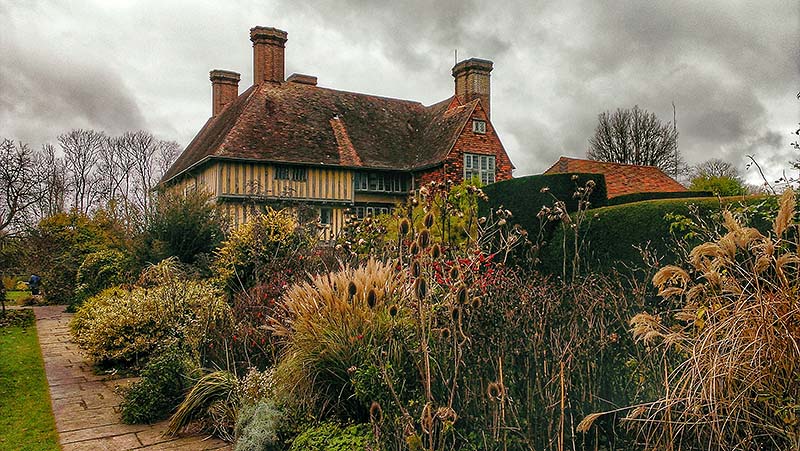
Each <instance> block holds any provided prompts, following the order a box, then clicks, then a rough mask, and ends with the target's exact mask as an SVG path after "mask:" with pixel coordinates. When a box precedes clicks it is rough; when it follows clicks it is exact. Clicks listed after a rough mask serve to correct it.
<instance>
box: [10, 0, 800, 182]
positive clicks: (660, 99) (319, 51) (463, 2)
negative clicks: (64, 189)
mask: <svg viewBox="0 0 800 451" xmlns="http://www.w3.org/2000/svg"><path fill="white" fill-rule="evenodd" d="M799 10H800V3H799V2H797V1H796V0H785V1H771V0H759V1H740V2H732V1H711V0H702V1H694V0H692V1H649V0H648V1H608V2H598V1H594V0H588V1H583V2H578V1H563V0H560V1H537V0H529V1H511V2H501V1H493V2H478V1H470V0H436V1H419V0H418V1H402V0H395V1H391V2H389V1H386V2H378V1H368V0H335V1H334V0H325V1H289V0H286V1H282V0H275V1H264V0H240V1H230V0H228V1H224V2H222V1H207V2H200V1H192V2H189V1H172V0H159V1H119V0H115V1H107V0H97V1H77V0H76V1H72V0H70V1H47V0H39V1H37V0H10V1H9V0H3V1H2V2H0V136H1V137H6V138H13V139H16V140H22V141H26V142H29V143H30V144H32V145H36V146H38V145H40V144H41V143H44V142H55V138H56V136H58V134H60V133H63V132H65V131H68V130H70V129H72V128H79V127H81V128H93V129H97V130H104V131H106V132H108V133H110V134H116V133H120V132H122V131H125V130H136V129H145V130H149V131H151V132H153V133H154V134H156V135H158V136H159V137H161V138H163V139H169V140H175V141H177V142H179V143H180V144H181V145H182V146H185V145H187V144H188V143H189V141H190V140H191V138H192V137H193V136H194V134H195V133H196V132H197V131H198V130H199V129H200V127H201V126H202V125H203V123H204V122H205V121H206V119H207V118H208V116H209V115H210V112H211V87H210V82H209V80H208V71H209V70H211V69H229V70H234V71H237V72H240V73H241V74H242V82H241V83H240V91H242V90H244V89H246V88H247V87H248V86H250V85H251V84H252V56H251V52H252V47H251V43H250V41H249V34H248V33H249V28H250V27H252V26H254V25H264V26H274V27H277V28H281V29H283V30H286V31H287V32H288V33H289V41H288V43H287V48H286V74H287V75H289V74H291V73H293V72H300V73H305V74H311V75H315V76H317V77H318V78H319V85H321V86H325V87H331V88H335V89H342V90H348V91H356V92H364V93H369V94H377V95H381V96H388V97H397V98H403V99H412V100H418V101H420V102H422V103H424V104H426V105H429V104H431V103H435V102H437V101H439V100H442V99H445V98H447V97H449V96H451V95H452V92H453V79H452V76H451V74H450V69H451V68H452V66H453V62H454V54H453V52H454V50H455V49H457V50H458V57H459V59H465V58H468V57H479V58H485V59H490V60H493V61H494V64H495V66H494V67H495V69H494V71H493V72H492V122H493V123H494V125H495V127H496V129H497V130H498V133H499V134H500V138H501V140H502V141H503V144H504V145H505V147H506V149H507V150H508V152H509V153H510V155H511V158H512V160H513V162H514V164H515V165H516V167H517V170H516V172H515V175H516V176H521V175H527V174H535V173H540V172H542V171H543V170H545V169H546V168H547V167H548V166H549V165H550V164H552V163H553V162H554V161H555V160H556V159H557V158H558V157H559V156H560V155H567V156H576V157H582V156H584V155H585V152H586V147H587V140H588V138H589V136H591V134H592V132H593V131H594V127H595V124H596V121H597V115H598V114H599V113H601V112H602V111H605V110H613V109H616V108H629V107H632V106H634V105H639V106H640V107H642V108H644V109H647V110H649V111H652V112H654V113H656V114H657V115H658V116H659V117H660V118H661V119H662V120H664V121H665V122H666V121H670V120H671V119H672V102H673V101H674V102H675V105H676V108H677V124H678V130H679V132H680V138H679V147H680V150H681V152H682V154H683V155H684V158H685V159H686V160H687V161H688V162H689V163H697V162H700V161H704V160H706V159H709V158H713V157H717V158H722V159H725V160H728V161H731V162H733V163H735V164H737V166H739V167H741V168H742V169H744V167H745V164H746V161H745V155H746V154H754V155H755V156H756V158H757V159H758V161H759V162H760V163H762V164H763V165H765V166H767V167H769V168H770V169H771V171H772V173H773V174H775V173H777V172H776V171H779V170H780V169H781V168H784V167H786V162H787V161H788V160H790V159H791V158H793V157H795V156H794V155H792V150H791V147H790V146H789V143H790V142H791V140H792V134H791V133H792V132H793V131H794V130H795V129H796V128H797V123H798V121H800V101H798V99H797V98H796V97H795V96H796V94H797V92H798V91H800V44H798V42H800V32H799V30H800V14H799ZM748 178H749V179H753V178H754V175H753V174H752V171H750V173H749V174H748Z"/></svg>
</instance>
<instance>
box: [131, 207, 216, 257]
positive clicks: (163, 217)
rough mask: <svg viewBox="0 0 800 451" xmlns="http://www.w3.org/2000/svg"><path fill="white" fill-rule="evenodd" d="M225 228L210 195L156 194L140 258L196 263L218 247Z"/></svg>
mask: <svg viewBox="0 0 800 451" xmlns="http://www.w3.org/2000/svg"><path fill="white" fill-rule="evenodd" d="M225 227H226V225H225V221H224V220H223V217H222V215H221V214H220V212H219V210H218V209H217V207H216V205H215V204H214V203H213V201H212V196H211V195H210V194H208V193H205V192H203V191H190V192H188V193H186V194H185V195H183V194H181V193H175V192H162V193H159V195H158V198H157V202H156V206H155V208H154V209H153V213H152V214H151V215H150V217H149V218H148V221H147V228H146V230H145V233H144V234H143V237H142V239H143V247H142V254H143V257H144V259H145V260H147V261H160V260H163V259H165V258H169V257H177V258H178V259H179V260H180V261H181V262H183V263H190V264H193V263H196V262H197V261H198V259H202V258H203V256H204V255H210V254H211V253H212V252H213V251H214V250H215V249H216V248H217V247H218V246H219V244H220V243H221V242H222V239H223V236H224V235H223V231H224V230H225Z"/></svg>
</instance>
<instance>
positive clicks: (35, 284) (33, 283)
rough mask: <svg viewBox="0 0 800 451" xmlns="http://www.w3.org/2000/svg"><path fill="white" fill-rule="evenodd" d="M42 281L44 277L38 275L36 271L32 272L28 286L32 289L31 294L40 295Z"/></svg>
mask: <svg viewBox="0 0 800 451" xmlns="http://www.w3.org/2000/svg"><path fill="white" fill-rule="evenodd" d="M41 282H42V278H41V277H39V276H38V275H36V273H33V274H31V278H30V280H28V288H30V289H31V296H38V295H39V284H40V283H41Z"/></svg>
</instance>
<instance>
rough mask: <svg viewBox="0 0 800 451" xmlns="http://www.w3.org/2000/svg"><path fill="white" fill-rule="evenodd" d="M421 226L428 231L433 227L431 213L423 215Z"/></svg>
mask: <svg viewBox="0 0 800 451" xmlns="http://www.w3.org/2000/svg"><path fill="white" fill-rule="evenodd" d="M422 224H423V225H424V226H425V227H426V228H429V229H430V228H431V227H433V212H428V214H427V215H425V219H423V220H422Z"/></svg>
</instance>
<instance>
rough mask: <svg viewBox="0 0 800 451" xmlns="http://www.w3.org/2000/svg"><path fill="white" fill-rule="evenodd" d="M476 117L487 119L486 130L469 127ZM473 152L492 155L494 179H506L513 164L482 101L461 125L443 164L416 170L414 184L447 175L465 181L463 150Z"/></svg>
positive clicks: (443, 177)
mask: <svg viewBox="0 0 800 451" xmlns="http://www.w3.org/2000/svg"><path fill="white" fill-rule="evenodd" d="M473 119H479V120H482V121H486V134H479V133H474V132H473V131H472V120H473ZM465 153H472V154H479V155H494V156H495V166H496V172H495V179H496V181H498V182H499V181H501V180H508V179H510V178H511V171H512V169H513V165H512V163H511V160H510V159H509V158H508V154H507V153H506V151H505V149H504V148H503V144H502V143H501V142H500V138H498V136H497V133H495V130H494V127H493V126H492V124H491V122H489V121H488V120H487V118H486V113H485V111H484V110H483V108H481V105H480V104H478V106H477V107H476V108H475V111H474V112H473V113H472V117H470V119H469V120H468V121H467V123H466V125H465V126H464V129H463V130H461V134H460V135H459V137H458V139H457V140H456V143H455V145H454V146H453V149H452V150H451V151H450V154H448V155H447V158H446V159H445V160H444V165H443V166H441V167H436V168H433V169H430V170H428V171H425V172H423V173H420V174H417V177H416V183H417V186H419V185H421V184H424V183H428V182H430V181H432V180H436V181H441V180H445V179H450V180H452V181H454V182H455V183H461V182H462V181H464V154H465Z"/></svg>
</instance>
